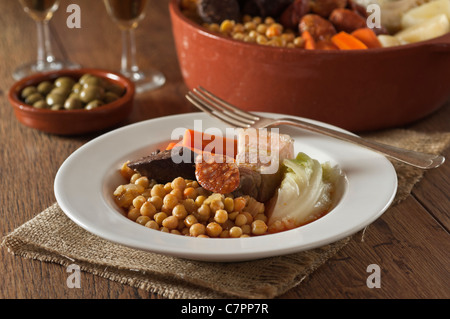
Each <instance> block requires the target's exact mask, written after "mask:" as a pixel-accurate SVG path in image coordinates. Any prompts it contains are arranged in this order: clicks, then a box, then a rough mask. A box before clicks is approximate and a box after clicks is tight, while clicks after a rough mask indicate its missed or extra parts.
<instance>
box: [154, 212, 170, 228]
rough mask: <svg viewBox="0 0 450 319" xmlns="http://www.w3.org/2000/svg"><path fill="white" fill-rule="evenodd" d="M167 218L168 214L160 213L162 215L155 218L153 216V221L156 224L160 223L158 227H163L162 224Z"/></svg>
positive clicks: (156, 215)
mask: <svg viewBox="0 0 450 319" xmlns="http://www.w3.org/2000/svg"><path fill="white" fill-rule="evenodd" d="M166 218H167V214H166V213H164V212H160V213H156V214H155V216H153V219H154V220H155V222H157V223H158V225H160V226H161V225H162V222H163V220H164V219H166Z"/></svg>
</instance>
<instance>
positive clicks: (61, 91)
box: [49, 87, 70, 97]
mask: <svg viewBox="0 0 450 319" xmlns="http://www.w3.org/2000/svg"><path fill="white" fill-rule="evenodd" d="M49 94H57V95H62V96H64V97H67V96H69V94H70V89H67V88H64V87H55V88H54V89H53V90H51V91H50V93H49Z"/></svg>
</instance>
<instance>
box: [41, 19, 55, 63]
mask: <svg viewBox="0 0 450 319" xmlns="http://www.w3.org/2000/svg"><path fill="white" fill-rule="evenodd" d="M48 23H49V22H48V21H47V20H46V21H44V22H43V26H44V37H45V38H44V43H45V44H44V45H45V53H46V56H45V59H46V61H47V62H48V63H51V62H53V61H55V56H54V55H53V50H52V43H51V41H50V39H51V38H50V28H49V24H48Z"/></svg>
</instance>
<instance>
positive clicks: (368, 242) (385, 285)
mask: <svg viewBox="0 0 450 319" xmlns="http://www.w3.org/2000/svg"><path fill="white" fill-rule="evenodd" d="M73 2H74V1H69V0H65V1H61V5H60V9H59V10H58V11H57V12H56V14H55V16H54V19H53V21H52V23H51V27H52V30H53V31H54V36H55V38H54V42H55V43H54V48H55V51H56V53H57V55H59V56H64V55H67V57H69V58H70V59H71V60H73V61H76V62H78V63H80V64H81V65H83V66H85V67H99V68H106V69H112V70H114V69H117V68H118V67H119V62H120V52H121V47H120V45H119V44H120V33H119V30H118V29H117V28H116V26H115V25H114V24H113V23H112V22H111V20H110V19H109V18H108V17H107V16H106V12H105V10H104V7H103V3H102V2H101V1H87V0H84V1H76V3H78V4H79V5H80V7H81V28H80V29H69V28H67V27H66V19H67V17H68V15H69V13H67V12H66V8H67V6H68V4H70V3H73ZM149 2H150V3H149V6H148V8H147V9H148V10H147V16H146V18H145V20H144V21H143V22H142V24H141V25H140V27H139V28H138V29H137V43H138V53H139V59H138V61H139V64H140V65H141V66H142V67H145V66H154V67H156V68H157V69H159V70H161V71H163V72H164V74H165V75H166V77H167V83H166V84H165V86H164V87H163V88H161V89H159V90H156V91H153V92H149V93H145V94H142V95H139V96H137V97H136V102H135V108H134V111H133V113H132V115H131V116H130V118H129V122H130V123H132V122H136V121H142V120H146V119H150V118H155V117H159V116H164V115H170V114H176V113H184V112H191V111H194V109H193V108H192V107H191V106H190V105H189V104H188V102H186V101H185V99H184V94H185V92H186V86H185V85H184V83H183V81H182V78H181V73H180V70H179V66H178V63H177V59H176V53H175V48H174V43H173V38H172V34H171V27H170V19H169V14H168V4H167V0H165V1H162V0H151V1H149ZM0 12H3V14H2V15H1V18H0V30H1V32H0V63H1V64H0V140H1V148H0V154H1V175H0V176H1V178H0V183H1V191H0V201H1V204H2V205H1V207H0V228H1V235H2V236H4V235H6V234H7V233H9V232H11V231H12V230H14V229H15V228H16V227H18V226H20V225H21V224H23V223H24V222H26V221H28V220H29V219H31V218H33V217H34V216H35V215H36V214H38V213H39V212H41V211H42V210H44V209H45V208H47V207H48V206H49V205H51V204H52V203H54V202H55V196H54V194H53V180H54V177H55V174H56V172H57V170H58V168H59V166H60V165H61V163H62V162H63V161H64V160H65V159H66V158H67V157H68V156H69V155H70V154H71V153H72V152H73V151H75V150H76V149H77V148H78V147H80V146H81V145H83V144H84V143H86V142H87V141H89V140H91V139H92V138H94V137H96V136H97V135H98V134H91V135H86V136H81V137H60V136H53V135H48V134H45V133H42V132H39V131H36V130H33V129H30V128H28V127H25V126H24V125H22V124H20V123H19V122H18V121H17V120H16V118H15V117H14V114H13V111H12V108H11V107H10V105H9V103H8V101H7V97H6V95H7V91H8V89H9V88H10V86H11V85H12V84H13V82H14V80H13V79H12V76H11V74H12V71H13V69H14V68H15V67H16V66H18V65H19V64H21V63H23V62H26V61H29V60H31V59H33V58H35V52H36V30H35V24H34V22H33V21H32V20H31V19H30V18H28V16H27V15H26V14H25V13H24V12H23V11H22V9H21V7H20V5H19V3H18V2H17V1H0ZM449 123H450V104H447V105H446V106H444V107H442V108H441V109H440V110H439V111H438V112H436V113H435V114H433V115H432V116H430V117H428V118H426V119H424V120H422V121H420V122H418V123H415V124H413V125H409V126H408V128H411V129H415V130H418V131H423V132H430V131H448V130H449V128H450V127H449V125H448V124H449ZM444 155H446V156H447V157H448V158H450V149H448V150H447V151H446V152H445V153H444ZM449 176H450V164H448V163H447V164H445V165H444V166H443V167H441V168H440V169H438V170H433V171H428V172H426V174H425V176H424V178H423V180H422V181H421V182H420V183H419V184H418V185H416V187H415V188H414V190H413V192H412V195H410V196H409V197H408V198H407V199H406V200H405V201H404V202H402V203H401V204H399V205H397V206H395V207H394V208H393V209H391V210H390V211H389V212H388V213H386V214H384V215H383V216H382V217H381V218H379V219H378V220H377V221H375V222H374V223H373V224H372V225H371V226H370V227H369V231H367V233H366V235H365V240H364V241H363V242H361V241H359V240H358V238H355V240H352V241H351V243H350V244H349V245H347V246H346V247H345V248H344V249H343V250H342V251H340V252H339V253H338V254H337V255H335V256H334V257H333V258H332V259H331V260H329V261H328V262H327V263H326V264H325V265H323V266H322V267H320V268H319V269H318V270H317V271H315V272H314V273H313V274H312V275H311V276H309V277H308V278H307V279H306V280H305V281H304V282H303V283H302V284H301V285H300V286H299V287H297V288H293V289H292V290H290V291H288V292H287V293H286V294H284V295H283V296H281V297H282V298H394V299H397V298H420V299H422V298H449V297H450V290H449V286H450V277H449V264H450V259H449V254H448V253H449V234H448V229H449V226H450V219H449V207H450V197H449V189H450V188H449V186H450V185H449V180H450V179H449ZM418 234H420V236H418ZM0 259H1V261H0V263H1V265H2V269H3V271H2V276H0V298H2V299H4V298H13V299H22V298H44V299H47V298H121V299H122V298H123V299H126V298H157V297H158V296H155V295H153V294H151V293H148V292H146V291H143V290H139V289H135V288H132V287H130V286H127V285H122V284H118V283H116V282H112V281H109V280H106V279H103V278H100V277H98V276H94V275H92V274H89V273H82V278H81V280H82V287H81V288H80V289H69V288H68V287H67V285H66V279H67V276H68V274H67V272H66V269H65V268H64V267H60V266H58V265H55V264H50V263H42V262H39V261H33V260H29V259H24V258H20V257H14V256H12V255H11V254H9V253H8V252H7V251H6V249H1V250H0ZM370 264H378V265H379V266H380V268H381V275H382V276H381V283H382V285H381V288H372V289H370V288H368V287H367V285H366V279H367V277H368V275H369V273H368V272H367V271H366V268H367V266H368V265H370Z"/></svg>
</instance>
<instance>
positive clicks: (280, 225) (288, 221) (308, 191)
mask: <svg viewBox="0 0 450 319" xmlns="http://www.w3.org/2000/svg"><path fill="white" fill-rule="evenodd" d="M282 168H283V179H282V181H281V184H280V187H279V188H278V190H277V193H276V194H275V196H274V197H273V198H272V200H271V202H270V203H269V212H268V216H269V219H268V226H269V230H270V231H271V232H277V231H282V230H287V229H292V228H295V227H299V226H301V225H304V224H306V223H308V222H311V221H313V220H315V219H317V218H319V217H321V216H322V215H323V214H325V213H327V212H328V211H329V210H330V209H331V206H332V203H333V201H332V197H333V193H334V190H335V186H336V182H337V180H338V178H339V176H340V170H339V169H338V168H337V167H331V165H330V164H329V163H328V162H327V163H324V164H321V163H320V162H319V161H318V160H316V159H313V158H311V157H309V156H308V155H306V154H305V153H298V155H297V157H296V158H294V159H285V160H284V161H283V163H282Z"/></svg>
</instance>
